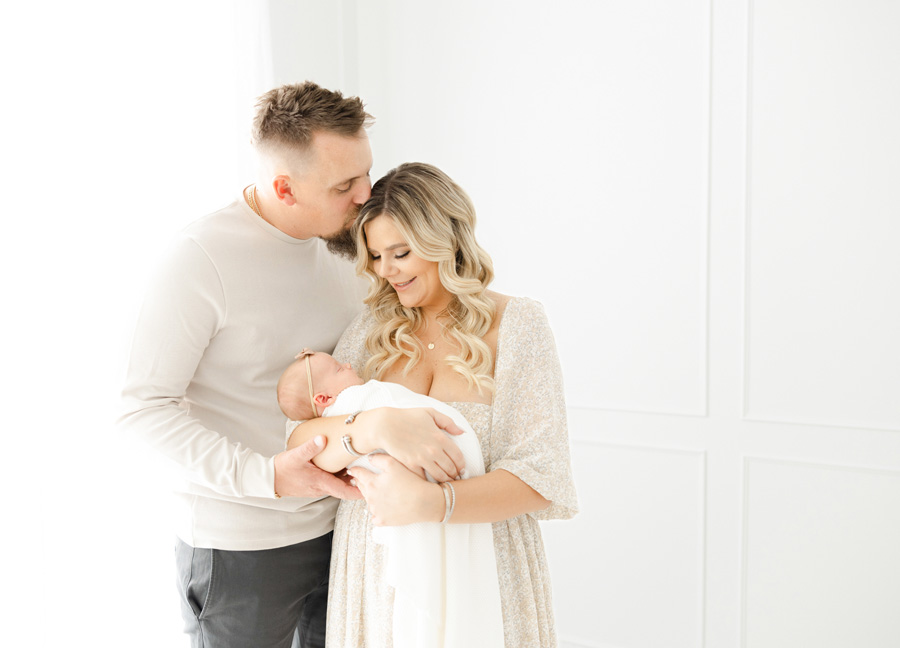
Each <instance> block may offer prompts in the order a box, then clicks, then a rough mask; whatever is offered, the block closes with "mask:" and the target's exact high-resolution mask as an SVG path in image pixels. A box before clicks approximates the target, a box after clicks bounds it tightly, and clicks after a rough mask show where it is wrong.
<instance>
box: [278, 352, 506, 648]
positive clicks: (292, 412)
mask: <svg viewBox="0 0 900 648" xmlns="http://www.w3.org/2000/svg"><path fill="white" fill-rule="evenodd" d="M277 396H278V404H279V405H280V406H281V411H282V412H284V414H285V415H286V416H287V417H288V419H290V420H289V421H288V423H287V438H290V436H291V433H292V432H293V430H294V428H295V427H296V426H297V425H300V422H302V421H306V420H309V419H311V418H315V417H317V416H346V415H348V414H353V413H354V412H356V413H358V412H360V411H364V410H369V409H372V408H375V407H399V408H412V407H431V408H433V409H436V410H437V411H439V412H441V413H442V414H445V415H446V416H449V417H450V418H451V419H453V422H454V423H456V424H457V425H458V426H459V427H460V428H462V430H463V433H462V434H459V435H453V436H451V438H452V439H453V440H454V441H455V442H456V443H457V444H458V445H459V448H460V450H462V453H463V457H464V458H465V465H466V468H465V470H464V471H463V474H462V475H461V476H462V477H474V476H478V475H483V474H484V457H483V456H482V454H481V444H480V443H479V441H478V438H477V436H476V435H475V432H474V430H472V427H471V426H470V425H469V423H468V421H466V419H465V417H464V416H463V415H462V414H460V413H459V412H458V411H457V410H455V409H454V408H452V407H450V406H449V405H447V404H446V403H444V402H442V401H439V400H436V399H434V398H431V397H430V396H425V395H423V394H417V393H415V392H414V391H411V390H409V389H407V388H406V387H404V386H403V385H398V384H396V383H388V382H381V381H378V380H369V381H368V382H366V381H363V380H362V378H360V377H359V376H358V375H357V374H356V372H355V371H353V368H352V367H351V366H350V364H349V363H348V364H341V363H339V362H338V361H337V360H335V359H334V358H332V357H331V356H330V355H328V354H327V353H319V352H315V351H310V350H308V349H304V350H303V351H301V352H300V353H299V354H297V357H296V360H295V361H294V362H293V363H292V364H291V365H290V366H289V367H288V368H287V369H286V370H285V372H284V373H283V374H282V375H281V378H280V379H279V381H278V389H277ZM343 443H344V448H345V449H346V450H347V452H348V453H350V454H352V455H353V456H354V457H357V458H356V459H355V460H354V461H353V462H352V463H351V464H350V466H348V467H351V468H352V467H356V466H361V467H363V468H366V469H368V470H371V471H372V472H375V473H377V472H379V471H378V470H377V469H376V468H375V467H374V466H372V464H371V463H369V461H368V459H367V457H365V456H362V457H358V456H357V454H356V452H355V450H354V449H353V447H352V445H351V444H350V442H349V439H348V437H344V439H343ZM431 481H433V480H431ZM452 490H453V489H452V487H450V489H449V491H450V492H452ZM453 498H454V500H453V502H455V495H453ZM445 500H446V502H447V515H446V516H445V520H448V519H449V518H450V516H451V515H452V512H453V509H452V507H453V502H451V501H450V500H449V499H447V490H446V489H445ZM343 505H355V504H354V503H353V502H348V503H345V504H342V506H343ZM335 531H336V532H338V529H335ZM372 535H373V538H374V540H375V541H376V542H377V543H378V544H381V545H384V547H385V551H386V554H387V555H386V559H387V574H388V579H387V580H388V584H389V585H391V586H392V587H393V588H394V590H395V599H394V619H393V630H394V637H395V641H396V638H398V637H408V638H409V637H411V639H410V641H409V642H408V643H409V644H410V645H441V644H440V643H439V640H438V639H437V637H439V636H442V635H441V632H442V627H443V626H444V625H445V624H447V623H453V619H456V618H477V617H474V616H469V617H466V615H467V614H472V615H474V614H475V613H476V612H477V613H479V614H482V613H484V612H485V608H496V609H494V610H493V611H490V610H489V611H490V614H488V615H486V617H485V618H494V619H497V620H498V623H500V621H499V620H500V619H502V613H501V611H500V589H499V579H498V577H497V565H496V558H495V554H494V540H493V531H492V528H491V525H490V524H453V525H448V524H440V523H437V522H432V523H418V524H410V525H407V526H399V527H375V528H374V529H373V531H372ZM448 597H449V598H452V602H451V601H450V600H448ZM448 605H449V607H448ZM474 608H477V610H476V609H474ZM448 609H449V610H451V611H452V614H454V615H455V614H459V615H460V617H456V616H451V617H448V616H447V615H448V612H447V610H448ZM497 632H499V634H500V636H502V626H500V627H499V628H498V629H497Z"/></svg>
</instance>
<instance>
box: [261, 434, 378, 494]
mask: <svg viewBox="0 0 900 648" xmlns="http://www.w3.org/2000/svg"><path fill="white" fill-rule="evenodd" d="M325 443H326V439H325V437H324V436H321V435H319V436H317V437H315V438H313V439H310V440H309V441H307V442H306V443H304V444H303V445H299V446H297V447H296V448H293V449H291V450H286V451H284V452H282V453H281V454H278V455H275V492H276V493H278V494H279V495H281V496H282V497H322V496H323V495H331V496H332V497H338V498H340V499H361V498H362V495H361V494H360V492H359V490H358V489H356V488H354V487H353V486H350V485H349V484H347V483H345V482H344V481H343V480H341V478H340V477H336V476H334V475H332V474H331V473H329V472H325V471H324V470H322V469H321V468H317V467H316V466H314V465H313V464H312V463H311V462H310V459H312V458H313V457H315V456H316V455H317V454H319V453H320V452H322V450H324V449H325Z"/></svg>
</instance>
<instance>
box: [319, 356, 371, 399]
mask: <svg viewBox="0 0 900 648" xmlns="http://www.w3.org/2000/svg"><path fill="white" fill-rule="evenodd" d="M309 368H310V369H311V370H312V376H313V391H314V392H315V393H317V394H318V393H323V394H328V395H329V396H337V395H338V394H340V393H341V392H342V391H344V390H345V389H346V388H347V387H353V386H354V385H362V384H363V380H362V378H360V377H359V376H357V375H356V372H355V371H353V369H352V368H351V367H350V363H349V362H348V363H346V364H341V363H339V362H338V361H337V360H335V359H334V358H332V357H331V356H330V355H328V354H327V353H316V354H314V355H313V356H312V357H311V358H310V359H309Z"/></svg>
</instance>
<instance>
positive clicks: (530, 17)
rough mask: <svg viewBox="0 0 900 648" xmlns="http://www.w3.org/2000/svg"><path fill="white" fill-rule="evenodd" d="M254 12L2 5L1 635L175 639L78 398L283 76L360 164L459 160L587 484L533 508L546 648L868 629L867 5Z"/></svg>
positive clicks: (881, 515) (303, 5) (93, 421)
mask: <svg viewBox="0 0 900 648" xmlns="http://www.w3.org/2000/svg"><path fill="white" fill-rule="evenodd" d="M258 6H259V5H256V7H258ZM265 7H266V8H267V9H268V10H269V11H270V12H271V15H272V17H273V18H274V19H273V20H271V21H269V20H266V15H265V13H260V12H258V11H257V10H256V8H254V5H251V4H250V3H243V2H239V1H237V0H236V1H235V2H228V3H222V2H199V1H198V2H191V3H179V2H174V0H172V1H170V0H165V1H161V2H157V3H154V5H153V6H152V7H151V6H149V5H148V6H147V7H146V8H141V7H135V6H133V5H123V4H121V3H113V2H99V1H88V2H85V3H79V4H78V5H77V6H76V5H72V4H71V3H61V2H60V3H56V2H41V3H29V4H28V5H25V4H19V5H14V6H12V7H10V6H4V9H3V10H2V11H3V12H4V15H3V16H2V18H3V20H2V21H0V23H2V24H3V25H4V27H5V28H6V31H7V32H9V33H8V34H7V38H4V39H0V48H3V50H2V52H0V53H2V54H3V59H4V61H7V62H8V63H7V64H8V65H9V64H10V63H11V65H9V68H10V85H11V87H12V88H14V89H15V90H16V92H15V93H14V94H13V97H12V99H7V101H6V102H5V103H4V105H3V106H2V110H3V116H2V120H0V122H2V123H0V127H2V128H3V136H4V141H5V142H7V143H8V145H7V147H6V149H5V159H4V161H3V167H4V168H3V170H4V177H6V178H8V182H9V188H10V189H9V190H8V191H7V209H8V210H9V214H10V217H8V218H7V228H8V229H7V234H6V235H5V236H4V237H2V241H0V245H2V255H0V264H2V270H3V281H4V291H5V292H6V294H8V295H10V296H11V297H12V300H11V302H10V303H11V304H12V306H11V308H10V310H9V311H8V314H7V317H6V321H5V322H4V336H3V340H4V341H3V344H4V357H5V358H6V359H7V363H6V366H7V367H12V370H10V371H6V372H4V378H3V381H4V382H3V389H4V394H5V395H6V398H7V399H8V400H7V401H5V402H4V404H5V405H7V408H6V409H7V411H8V412H12V415H11V416H10V417H9V418H10V420H9V421H8V428H7V438H8V439H10V441H9V442H8V445H7V447H6V456H7V464H11V465H12V469H9V468H7V469H6V470H5V471H2V475H0V478H2V479H3V486H4V492H6V493H7V506H8V510H9V511H11V512H12V513H11V515H10V519H11V520H12V523H11V525H10V527H11V528H12V529H13V530H12V531H8V532H7V534H6V536H7V537H6V539H5V540H4V548H6V549H7V552H6V555H7V556H11V557H12V560H11V561H10V562H11V563H12V572H13V573H12V577H13V578H12V583H13V585H8V589H9V590H10V591H14V592H16V593H19V594H20V596H18V601H17V603H16V604H15V607H14V608H13V609H14V612H15V614H14V615H13V616H14V618H15V619H18V620H19V622H18V623H9V624H5V627H4V628H3V629H2V630H0V636H3V638H4V639H7V643H11V641H12V640H13V639H14V640H15V641H16V645H18V644H22V643H23V639H22V638H23V636H24V637H25V638H26V639H27V641H25V642H24V643H27V644H28V645H44V644H47V645H50V644H51V643H52V644H55V643H58V642H59V641H65V640H68V639H69V638H83V637H84V638H88V637H90V638H91V639H93V643H94V645H100V646H118V645H122V643H123V637H127V638H128V639H127V641H126V643H127V644H128V645H130V646H141V645H146V646H156V645H178V642H179V641H182V642H183V639H180V638H179V637H178V633H179V625H180V622H179V619H178V611H177V604H176V602H175V597H174V588H173V587H172V580H173V577H172V571H171V569H172V565H171V555H170V551H171V542H172V537H171V533H170V530H169V527H168V524H167V520H166V518H165V512H164V511H165V507H164V500H162V499H161V496H159V495H158V494H157V493H156V492H155V490H154V488H153V485H152V483H151V480H150V476H149V475H148V474H147V468H146V466H144V465H143V464H142V463H141V461H140V458H139V457H135V456H134V454H133V453H129V451H127V450H125V449H123V448H122V446H121V445H120V444H119V441H118V440H117V439H115V438H113V437H112V436H111V427H110V424H109V423H110V421H111V419H112V416H113V408H114V401H115V395H116V392H117V390H118V385H119V380H120V372H121V368H122V364H123V362H124V355H125V352H126V349H127V346H128V335H129V334H128V331H129V328H130V321H131V318H133V316H134V311H135V310H136V308H137V305H138V303H139V301H140V295H141V286H142V285H143V281H144V278H145V277H146V273H147V272H148V271H149V268H150V267H151V265H152V263H154V260H155V259H156V258H158V256H159V252H160V250H161V248H162V247H163V246H164V245H165V242H166V241H167V240H168V239H169V238H170V237H171V235H172V233H174V231H175V230H177V229H178V228H179V227H181V226H182V225H183V224H185V223H186V222H188V221H190V220H192V219H193V218H195V217H197V216H198V215H200V214H202V213H205V212H206V211H209V210H210V209H213V208H215V207H217V206H219V205H220V204H221V203H223V202H225V201H226V200H228V199H230V198H231V197H232V196H233V195H234V194H235V193H236V191H237V190H239V189H240V187H241V186H242V183H243V182H245V181H247V177H248V176H249V173H248V170H249V166H248V164H247V162H246V157H245V156H244V155H243V154H244V153H245V152H246V148H245V147H246V144H245V142H246V133H247V131H246V127H247V120H248V119H249V115H250V110H251V103H252V97H255V96H256V95H258V94H259V93H260V92H261V91H263V90H265V89H266V88H268V87H271V86H273V85H275V84H279V83H283V82H287V81H295V80H302V79H304V78H310V79H314V80H316V81H318V82H320V83H322V84H323V85H326V86H331V87H340V88H342V89H344V90H345V91H346V92H348V93H350V94H359V95H361V96H362V97H363V99H364V100H365V101H366V103H367V105H368V107H369V109H370V111H371V112H372V113H373V114H374V115H375V116H376V118H377V123H376V126H375V127H374V129H373V131H372V133H371V136H372V141H373V146H374V149H375V151H374V152H375V169H374V173H373V175H375V176H377V175H379V174H381V173H383V172H385V171H386V170H388V169H389V168H391V167H392V166H394V165H396V164H398V163H400V162H403V161H407V160H413V159H418V160H424V161H428V162H432V163H435V164H437V165H439V166H441V167H442V168H444V169H445V170H446V171H447V172H449V173H450V174H451V175H452V176H453V177H455V178H456V179H457V180H458V181H459V182H460V183H461V184H462V185H463V186H464V187H465V188H466V189H467V190H468V191H469V192H470V194H471V195H472V197H473V199H474V201H475V204H476V207H477V208H478V211H479V219H480V225H479V233H480V238H481V239H482V242H483V243H484V245H485V247H486V248H487V249H488V250H489V251H490V252H491V253H492V255H493V257H494V259H495V263H496V266H497V271H498V278H497V281H496V288H497V289H498V290H501V291H505V292H508V293H513V294H526V295H530V296H532V297H535V298H537V299H539V300H541V301H542V302H544V304H545V305H546V306H547V309H548V312H549V315H550V318H551V322H552V324H553V326H554V330H555V332H556V336H557V343H558V346H559V350H560V354H561V357H562V360H563V365H564V370H565V373H566V384H567V398H568V403H569V414H570V432H571V436H572V442H573V454H574V457H575V467H576V471H577V473H576V477H577V480H578V486H579V492H580V496H581V501H582V509H583V510H582V513H581V515H580V516H579V517H578V518H576V519H575V520H574V521H571V522H565V523H558V524H555V523H551V524H547V525H546V526H545V537H546V541H547V544H548V548H549V551H550V560H551V568H552V571H553V577H554V589H555V602H556V608H557V621H558V628H559V631H560V634H561V635H562V637H563V639H564V644H565V646H567V647H574V646H594V647H597V646H602V647H604V648H613V647H615V648H669V647H680V646H686V647H687V646H689V647H692V648H693V647H698V646H710V647H716V648H718V647H729V646H739V645H740V646H743V647H745V648H769V647H772V646H792V647H793V646H806V645H815V646H819V647H824V648H831V647H837V646H847V645H853V646H866V647H867V648H868V647H882V646H896V645H897V644H898V643H900V621H898V619H900V617H898V615H897V614H896V610H897V609H900V594H898V591H897V589H896V583H897V582H900V549H898V547H900V515H898V511H900V506H898V504H900V409H898V403H900V399H898V398H897V395H898V394H900V373H898V372H900V369H898V367H900V342H898V339H900V338H898V336H897V335H896V333H895V332H896V331H897V330H900V309H898V300H897V299H896V295H897V294H898V289H900V285H898V284H900V267H898V259H900V255H898V254H897V253H896V250H897V249H898V248H900V219H898V216H900V195H898V191H900V190H898V188H897V186H898V185H897V183H896V181H895V179H896V178H897V177H898V175H900V174H898V171H900V168H898V167H900V153H898V152H900V146H898V145H900V125H898V123H900V122H898V121H897V120H896V117H895V116H896V115H897V114H900V89H898V86H897V84H896V79H897V78H898V76H900V45H898V43H900V12H898V8H897V6H896V5H895V4H892V3H876V2H874V1H866V2H851V1H850V0H829V1H828V2H809V1H804V0H779V1H778V2H775V1H773V0H752V1H751V0H710V2H700V1H694V0H691V1H689V0H633V1H632V2H628V3H611V2H589V1H587V0H584V1H579V2H576V1H574V0H567V1H562V2H558V3H555V4H553V5H552V6H551V5H549V4H547V3H539V2H534V1H528V2H523V1H521V0H520V1H519V2H511V1H506V0H494V1H491V2H476V1H475V0H457V1H456V2H454V3H440V2H435V1H427V2H422V1H418V2H416V1H413V0H378V1H364V2H358V1H357V0H341V2H328V1H327V0H314V1H313V0H307V1H304V2H289V1H288V0H271V1H270V2H268V3H266V4H265ZM15 25H19V26H20V28H19V29H13V26H15ZM38 27H39V28H38ZM267 41H271V42H272V43H273V49H272V50H271V52H270V51H269V50H268V49H267V48H265V47H263V46H262V44H263V43H265V42H267ZM48 375H50V376H52V380H50V381H49V383H48ZM47 384H49V385H50V390H49V394H48V392H47V391H44V390H41V389H39V388H38V387H37V386H40V385H47ZM35 628H37V629H38V630H37V631H35ZM23 630H24V631H25V634H22V631H23Z"/></svg>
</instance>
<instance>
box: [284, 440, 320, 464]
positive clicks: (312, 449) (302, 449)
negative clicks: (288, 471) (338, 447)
mask: <svg viewBox="0 0 900 648" xmlns="http://www.w3.org/2000/svg"><path fill="white" fill-rule="evenodd" d="M326 442H327V440H326V439H325V437H324V436H322V435H321V434H320V435H319V436H317V437H315V438H313V439H310V440H309V441H307V442H306V443H304V444H302V445H299V446H297V447H296V448H294V449H292V450H288V452H290V453H291V455H292V456H291V458H292V459H293V460H294V461H301V462H306V461H309V460H310V459H312V458H313V457H315V456H316V455H317V454H319V453H320V452H322V450H324V449H325V443H326Z"/></svg>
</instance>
